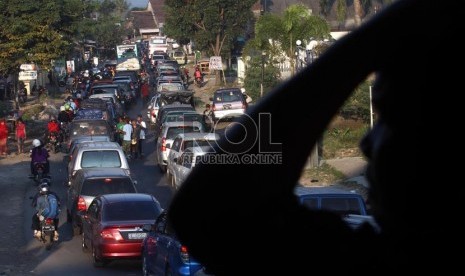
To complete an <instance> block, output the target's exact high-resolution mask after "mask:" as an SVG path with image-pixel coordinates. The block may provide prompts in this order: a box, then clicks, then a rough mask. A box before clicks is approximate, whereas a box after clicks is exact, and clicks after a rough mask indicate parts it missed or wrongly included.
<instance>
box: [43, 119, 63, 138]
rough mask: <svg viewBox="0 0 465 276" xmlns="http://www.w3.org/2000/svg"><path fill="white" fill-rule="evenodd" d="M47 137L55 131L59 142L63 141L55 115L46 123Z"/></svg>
mask: <svg viewBox="0 0 465 276" xmlns="http://www.w3.org/2000/svg"><path fill="white" fill-rule="evenodd" d="M47 131H48V132H47V136H46V137H47V139H49V138H50V135H51V134H52V133H55V136H56V137H57V139H58V141H59V142H60V143H61V142H63V139H62V138H63V137H62V134H61V127H60V122H58V120H57V119H56V118H55V117H52V118H51V119H50V121H49V122H48V124H47Z"/></svg>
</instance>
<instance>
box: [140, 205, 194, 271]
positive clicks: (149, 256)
mask: <svg viewBox="0 0 465 276" xmlns="http://www.w3.org/2000/svg"><path fill="white" fill-rule="evenodd" d="M144 231H146V232H147V233H148V235H147V237H145V238H144V240H143V241H142V273H143V275H173V276H181V275H185V276H188V275H189V276H190V275H199V274H198V272H202V268H203V267H202V265H201V264H200V263H199V262H197V261H196V260H195V259H193V258H192V257H191V256H190V254H189V251H188V249H187V247H186V246H185V245H183V244H182V243H181V242H180V241H179V239H178V238H177V237H176V234H175V233H174V231H173V229H172V228H171V226H170V224H169V221H168V215H167V213H166V212H163V213H161V214H160V216H158V218H157V220H156V221H155V224H149V225H145V226H144Z"/></svg>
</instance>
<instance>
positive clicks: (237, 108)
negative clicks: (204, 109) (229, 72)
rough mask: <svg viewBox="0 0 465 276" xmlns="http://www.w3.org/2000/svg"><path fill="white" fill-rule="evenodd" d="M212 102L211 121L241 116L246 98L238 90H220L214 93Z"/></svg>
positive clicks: (245, 105)
mask: <svg viewBox="0 0 465 276" xmlns="http://www.w3.org/2000/svg"><path fill="white" fill-rule="evenodd" d="M210 100H211V101H212V116H213V120H214V121H217V120H219V119H221V118H224V117H234V116H238V115H241V114H243V113H244V112H245V109H246V108H247V102H246V98H245V97H244V94H242V91H241V89H240V88H221V89H218V90H216V91H215V93H214V94H213V97H212V98H210Z"/></svg>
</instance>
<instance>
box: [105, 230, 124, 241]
mask: <svg viewBox="0 0 465 276" xmlns="http://www.w3.org/2000/svg"><path fill="white" fill-rule="evenodd" d="M100 236H101V237H102V238H103V239H106V240H115V241H121V240H123V236H121V234H120V233H119V230H118V229H117V228H105V229H103V230H102V231H101V232H100Z"/></svg>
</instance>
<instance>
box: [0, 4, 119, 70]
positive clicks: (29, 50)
mask: <svg viewBox="0 0 465 276" xmlns="http://www.w3.org/2000/svg"><path fill="white" fill-rule="evenodd" d="M127 7H128V5H127V3H126V1H125V0H104V1H99V0H41V1H37V0H21V1H17V0H2V1H0V26H1V27H0V73H3V74H4V73H11V72H14V71H17V70H18V69H19V65H20V64H23V63H35V64H37V65H39V66H40V67H42V68H45V69H47V68H49V67H50V62H51V60H54V59H59V58H63V57H70V56H72V53H73V51H75V46H76V43H79V41H82V40H83V39H92V40H96V41H97V43H98V44H100V45H102V46H104V47H108V46H109V45H113V46H114V44H116V43H115V42H116V41H119V40H120V38H121V36H120V34H121V30H120V28H118V27H117V26H116V25H115V23H121V22H122V20H123V18H124V15H125V12H126V11H124V10H125V9H127ZM96 13H98V14H100V18H101V19H102V20H99V19H98V17H97V20H96V19H95V17H93V15H95V14H96Z"/></svg>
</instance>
